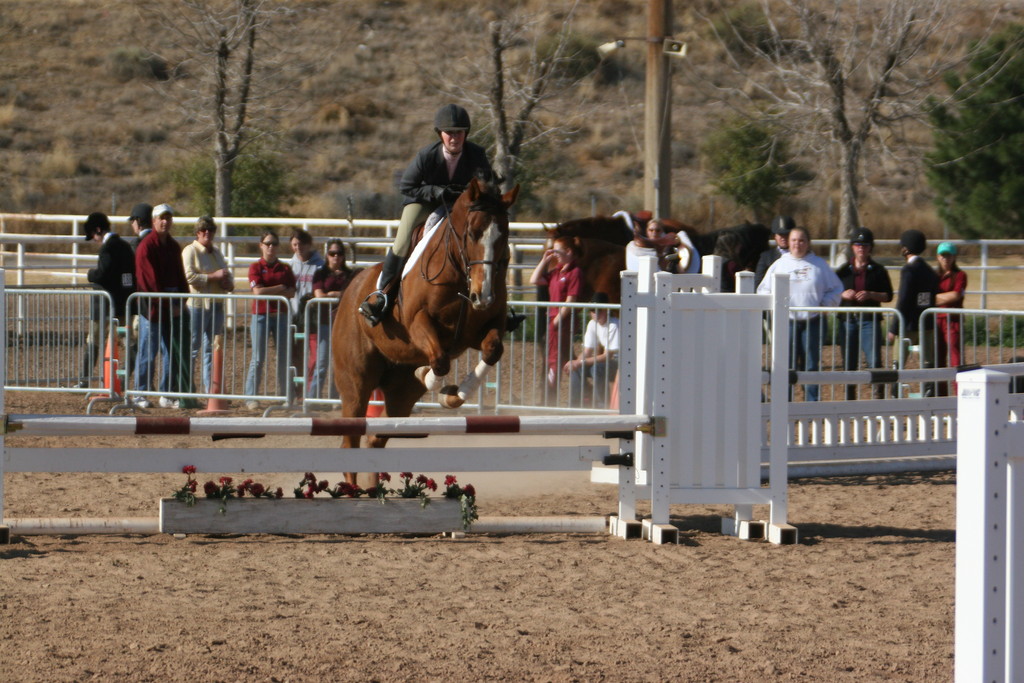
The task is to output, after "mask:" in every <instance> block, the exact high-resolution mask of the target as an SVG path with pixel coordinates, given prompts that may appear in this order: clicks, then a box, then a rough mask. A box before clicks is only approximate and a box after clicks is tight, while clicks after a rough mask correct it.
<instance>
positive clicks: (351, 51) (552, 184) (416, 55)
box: [0, 0, 936, 235]
mask: <svg viewBox="0 0 1024 683" xmlns="http://www.w3.org/2000/svg"><path fill="white" fill-rule="evenodd" d="M711 4H712V2H711V1H710V0H705V1H702V2H695V3H678V2H677V3H676V21H675V24H676V25H675V27H674V31H673V33H674V35H677V36H680V37H683V38H685V39H687V40H689V41H691V44H692V47H691V52H690V57H689V59H688V60H686V61H683V60H674V68H675V69H676V70H677V74H676V77H675V78H674V79H673V88H674V93H673V101H674V113H673V128H672V152H673V166H674V170H673V198H674V199H673V201H674V207H673V208H674V213H676V215H678V216H681V217H685V218H687V219H689V220H691V221H692V222H694V223H698V224H704V225H706V224H708V223H710V222H712V221H714V222H715V223H717V224H718V225H722V224H725V223H728V222H733V221H736V220H738V219H740V218H741V217H742V213H741V212H738V211H736V210H735V209H734V208H733V207H731V206H730V205H729V203H728V202H727V201H726V200H724V199H722V198H717V199H715V200H714V209H711V208H710V205H711V197H712V191H711V189H710V187H709V186H708V185H707V183H706V179H705V177H704V176H703V174H702V170H701V161H700V156H699V154H698V147H699V143H700V140H701V138H702V135H703V134H704V133H705V132H706V131H707V130H708V129H709V127H710V126H712V125H714V124H715V123H716V122H717V121H719V120H720V119H721V118H722V116H723V115H724V114H725V112H726V108H725V106H724V105H723V104H722V103H721V102H720V101H716V100H715V99H713V98H712V97H710V96H708V95H707V94H706V92H704V91H703V90H702V89H700V88H698V87H695V86H694V85H693V80H692V79H690V78H687V77H686V75H685V74H681V73H679V71H680V70H681V69H688V70H692V73H700V74H702V77H709V78H717V77H722V78H724V77H725V75H724V69H722V68H721V67H716V60H719V59H720V55H719V54H718V51H717V50H716V49H715V47H714V44H713V42H712V41H710V40H709V39H708V38H707V29H706V25H705V24H704V23H703V22H701V21H700V20H698V19H697V18H696V17H695V16H694V14H693V13H692V10H693V8H699V9H700V8H704V9H706V7H707V6H710V5H711ZM521 5H522V6H523V7H525V8H527V9H531V10H534V11H535V12H536V13H537V14H538V16H539V17H541V26H542V32H548V33H553V32H554V31H556V30H557V28H558V26H559V22H560V21H561V20H562V18H563V16H564V15H562V14H560V13H558V12H545V11H544V10H546V9H548V8H550V7H560V6H562V5H561V3H560V2H555V3H549V2H542V1H541V0H529V1H527V2H524V3H521ZM683 5H686V7H685V8H684V7H683ZM486 6H487V3H481V2H470V1H468V0H458V1H448V2H443V1H442V0H425V1H422V2H416V1H414V0H408V1H405V2H402V1H400V0H396V1H392V2H374V1H371V0H349V1H347V2H339V1H331V0H296V1H294V2H291V3H288V7H289V8H290V9H291V10H293V13H292V14H291V15H290V16H289V17H288V18H287V20H284V21H282V22H279V24H278V25H277V26H276V28H275V35H274V38H275V39H276V40H278V41H280V42H282V43H283V44H284V45H285V46H286V47H287V56H286V60H287V65H288V69H287V70H286V71H285V72H284V74H283V75H282V76H280V77H279V78H278V79H277V80H276V81H275V82H273V83H272V84H269V87H272V88H282V90H281V92H280V95H279V96H278V97H277V98H276V99H275V100H274V101H273V108H274V111H275V116H276V121H274V122H273V123H270V124H268V129H271V130H274V131H275V132H276V133H277V135H276V136H275V137H274V140H273V142H272V143H270V144H272V145H273V146H274V148H275V149H277V150H279V151H280V152H281V154H282V155H283V158H284V159H285V160H286V162H287V163H288V165H289V166H290V167H291V169H292V170H293V174H294V175H293V178H294V179H295V181H296V190H295V197H294V201H293V203H292V204H291V206H290V207H289V208H288V209H287V210H288V212H289V213H291V214H293V215H314V216H330V217H333V216H344V215H346V214H347V203H348V201H349V199H351V200H352V202H353V206H354V213H355V214H356V215H357V216H360V217H375V216H380V217H392V216H394V215H396V212H397V206H398V202H399V200H398V197H397V196H396V193H395V191H394V176H395V174H396V173H397V172H400V171H401V169H402V168H403V167H404V166H405V164H406V163H407V162H408V160H409V158H410V157H411V156H412V154H413V152H414V151H415V150H416V149H417V148H418V147H420V146H421V145H423V144H425V143H426V142H428V141H429V140H430V138H431V130H430V122H431V118H432V113H433V111H434V110H435V109H436V107H437V106H438V105H439V104H440V103H443V102H444V101H447V100H448V99H449V95H447V94H445V93H444V92H443V87H444V85H445V84H444V83H443V80H444V79H445V78H452V77H455V76H458V77H459V78H460V79H463V82H469V80H470V79H469V77H468V76H466V74H468V73H470V72H471V71H472V70H473V69H474V68H479V67H482V66H486V64H487V62H486V60H487V52H486V49H487V40H486V24H487V19H488V18H489V17H490V16H491V15H490V14H489V13H488V11H487V9H486ZM645 12H646V3H645V2H642V1H640V0H633V1H631V2H623V1H621V0H594V1H593V2H582V3H580V4H579V6H578V7H577V8H576V10H575V15H574V16H575V18H574V20H573V26H574V30H575V32H577V33H578V34H580V35H581V36H583V37H585V38H586V39H588V40H592V41H595V42H598V43H599V42H604V41H606V40H609V39H612V38H615V37H618V36H642V35H644V34H645V32H646V16H645ZM170 46H171V41H170V39H169V36H168V35H167V33H166V32H165V31H163V30H161V29H160V28H159V24H158V22H157V21H156V19H154V18H153V17H152V16H151V15H147V14H144V13H142V12H140V10H139V8H138V3H137V2H133V1H130V0H115V1H113V2H107V3H102V4H101V3H95V2H87V1H85V0H4V1H3V3H0V211H7V212H54V213H87V212H89V211H93V210H104V211H108V212H120V213H124V212H126V211H127V210H128V208H129V207H130V206H131V205H132V204H134V203H135V202H138V201H149V202H151V203H156V202H159V201H164V200H165V199H169V198H170V193H171V188H170V187H169V185H168V181H167V180H166V178H165V177H164V175H163V174H162V173H161V169H162V168H164V167H166V166H167V165H168V164H174V163H176V162H177V161H178V160H180V159H182V158H183V157H185V156H187V155H190V154H194V153H195V152H196V150H197V149H207V148H208V147H209V144H210V143H209V142H208V141H205V140H201V139H198V138H197V137H196V136H195V135H194V134H193V133H194V131H195V129H196V126H195V124H194V123H193V122H191V121H190V120H189V119H190V118H194V115H195V114H196V113H197V112H188V111H184V110H182V108H180V107H179V106H177V105H176V103H177V102H181V101H183V100H184V98H185V96H186V95H187V94H188V91H189V90H190V89H192V88H196V87H198V78H197V76H198V74H197V73H195V72H192V73H190V72H188V71H185V72H184V73H181V74H178V75H177V76H176V77H174V78H171V79H169V80H158V79H155V78H153V77H152V76H151V75H139V74H134V75H133V74H131V73H128V74H126V73H124V69H123V67H124V63H125V59H126V58H125V54H126V52H125V51H126V50H127V51H131V50H136V51H138V50H140V49H144V50H148V51H152V52H153V53H155V54H158V55H159V56H160V57H162V58H163V59H165V60H166V62H167V64H168V65H169V67H170V68H171V69H173V67H174V65H175V64H176V63H177V62H178V61H180V60H181V58H182V56H183V55H182V54H179V53H177V52H176V51H175V50H174V49H173V48H172V47H170ZM628 47H629V49H626V50H620V51H619V52H618V53H616V55H615V57H614V60H615V62H614V64H613V65H612V70H611V71H609V70H608V69H605V70H604V71H603V72H602V75H601V76H599V77H591V78H587V79H585V81H584V82H583V83H582V84H581V85H580V86H579V87H578V88H576V89H574V90H573V91H572V92H569V93H566V94H565V96H563V97H561V98H559V99H557V100H555V101H553V102H552V103H551V105H550V107H549V108H548V109H546V110H544V111H542V112H540V113H539V118H540V119H541V120H542V121H545V122H548V123H555V122H564V121H568V122H569V124H570V125H569V128H568V129H567V130H566V131H565V132H564V133H562V134H560V135H557V136H553V137H550V138H548V139H547V140H546V141H545V143H544V144H543V145H542V146H540V147H538V148H537V150H536V155H537V156H536V159H535V161H534V164H535V166H536V167H537V168H540V169H542V170H543V171H544V173H545V175H546V176H547V177H546V178H545V179H544V180H543V181H542V182H537V183H535V184H534V185H533V186H531V187H530V188H529V190H530V192H529V195H530V198H529V199H528V200H526V201H525V202H524V203H523V206H522V207H521V212H520V214H519V216H518V217H519V218H520V219H524V220H528V219H544V220H553V219H565V218H568V217H572V216H574V215H583V214H589V213H590V212H591V210H592V209H596V210H597V211H599V212H611V211H614V210H617V209H619V208H623V207H628V208H641V206H640V205H641V204H642V197H643V186H642V149H641V145H642V142H643V91H644V83H643V73H644V67H643V49H642V44H641V43H630V44H629V45H628ZM136 54H137V52H136ZM514 54H515V53H514V52H513V53H512V55H513V56H514ZM715 74H718V75H717V76H716V75H715ZM439 79H440V80H439ZM469 108H470V110H471V112H473V113H474V114H476V122H477V127H478V128H480V129H481V130H482V131H483V133H482V134H483V135H485V136H486V130H485V129H486V124H487V121H486V117H485V116H483V114H482V112H481V109H480V107H478V106H474V105H472V104H470V105H469ZM897 171H899V172H893V169H884V172H883V171H882V170H881V169H880V170H879V171H878V172H874V173H871V174H870V175H869V181H870V184H869V186H868V187H865V192H864V209H863V210H864V221H865V222H866V223H868V224H871V225H876V226H879V227H880V228H881V233H882V234H883V235H886V234H892V233H894V232H896V231H897V230H898V229H900V228H901V227H906V225H908V224H914V225H918V226H921V227H926V228H934V227H935V226H936V220H935V218H934V214H933V212H932V211H931V209H930V198H929V196H928V193H927V189H926V187H925V186H924V184H923V182H921V181H920V176H919V174H917V172H916V170H913V166H912V164H910V163H909V162H907V165H906V167H905V168H902V167H901V168H900V169H897ZM894 178H897V179H898V182H892V179H894ZM831 192H833V188H831V187H829V186H828V183H827V181H825V180H822V181H820V182H818V183H817V184H816V185H814V186H812V187H810V188H808V190H807V191H806V192H805V193H804V194H803V195H802V196H801V198H800V202H799V203H798V204H797V205H795V206H792V207H789V209H790V210H793V211H794V212H798V213H801V214H802V215H805V216H807V219H808V221H809V223H811V224H813V223H814V221H816V220H818V221H820V220H822V219H824V214H825V211H826V208H825V207H826V201H827V197H828V195H829V193H831ZM894 207H898V208H899V211H894V210H893V209H894ZM180 210H183V211H186V212H188V211H191V210H193V209H192V208H191V207H189V206H188V202H187V201H181V202H180Z"/></svg>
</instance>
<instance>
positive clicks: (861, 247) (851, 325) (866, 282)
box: [836, 227, 892, 401]
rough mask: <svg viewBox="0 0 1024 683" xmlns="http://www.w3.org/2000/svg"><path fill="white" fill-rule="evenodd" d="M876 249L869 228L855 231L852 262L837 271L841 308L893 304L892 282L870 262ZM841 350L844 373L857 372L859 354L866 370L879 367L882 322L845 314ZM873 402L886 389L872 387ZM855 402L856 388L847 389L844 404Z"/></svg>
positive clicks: (870, 316)
mask: <svg viewBox="0 0 1024 683" xmlns="http://www.w3.org/2000/svg"><path fill="white" fill-rule="evenodd" d="M874 246H875V235H874V233H872V232H871V230H869V229H868V228H864V227H861V228H858V229H857V231H856V232H855V233H853V237H852V238H850V249H851V250H852V251H853V258H852V259H850V261H849V262H848V263H844V264H843V265H841V266H839V269H838V270H836V275H838V276H839V279H840V280H841V281H842V283H843V293H842V300H841V301H840V302H839V305H840V306H855V307H857V308H881V306H882V304H883V303H888V302H890V301H892V281H891V280H890V279H889V273H887V272H886V271H885V266H883V265H881V264H879V263H878V262H877V261H875V260H874V259H873V258H871V252H872V251H873V250H874ZM839 323H840V325H841V330H842V332H841V336H840V337H839V343H840V344H841V345H842V347H843V369H844V370H857V369H858V367H859V365H860V354H861V352H863V353H864V358H865V359H866V360H867V364H868V365H867V366H868V367H869V368H881V367H882V322H881V320H879V319H878V315H876V314H873V313H847V314H843V315H840V316H839ZM873 389H874V393H873V396H874V398H883V397H884V393H885V387H884V386H883V385H881V384H876V385H874V387H873ZM855 398H857V386H856V385H854V384H847V385H846V400H848V401H851V400H853V399H855Z"/></svg>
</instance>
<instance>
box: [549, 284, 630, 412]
mask: <svg viewBox="0 0 1024 683" xmlns="http://www.w3.org/2000/svg"><path fill="white" fill-rule="evenodd" d="M592 302H593V303H595V304H607V303H608V295H607V294H605V293H604V292H597V293H596V294H594V298H593V299H592ZM618 353H619V319H618V318H616V317H613V316H611V315H610V311H609V310H608V309H607V308H596V309H594V310H593V311H591V312H590V322H588V323H587V329H586V331H585V332H584V333H583V350H582V351H581V352H580V355H579V357H577V358H575V359H573V360H570V361H568V362H566V364H565V367H564V368H563V369H564V371H565V372H568V373H569V405H570V406H580V405H587V404H591V405H593V407H595V408H603V407H605V406H606V405H607V403H608V397H609V395H610V394H611V383H610V382H609V379H610V378H612V377H614V376H615V373H616V372H617V371H618V368H619V362H618V359H617V358H616V356H617V355H618ZM588 377H589V378H590V379H591V380H592V381H593V387H592V388H591V389H590V390H587V388H586V380H587V378H588ZM591 397H593V401H590V400H588V399H590V398H591Z"/></svg>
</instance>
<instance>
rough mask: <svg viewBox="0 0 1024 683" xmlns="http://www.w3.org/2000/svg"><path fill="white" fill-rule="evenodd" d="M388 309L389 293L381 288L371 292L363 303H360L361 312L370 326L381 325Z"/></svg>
mask: <svg viewBox="0 0 1024 683" xmlns="http://www.w3.org/2000/svg"><path fill="white" fill-rule="evenodd" d="M375 297H376V298H375ZM371 300H372V301H371ZM387 310H388V295H387V294H385V293H384V292H382V291H381V290H379V289H378V290H377V291H375V292H370V293H369V294H368V295H367V296H366V298H365V299H364V300H363V303H361V304H359V312H360V313H362V314H363V317H365V318H366V320H367V322H369V323H370V327H376V326H377V325H379V324H380V321H381V320H383V318H384V314H385V313H386V312H387Z"/></svg>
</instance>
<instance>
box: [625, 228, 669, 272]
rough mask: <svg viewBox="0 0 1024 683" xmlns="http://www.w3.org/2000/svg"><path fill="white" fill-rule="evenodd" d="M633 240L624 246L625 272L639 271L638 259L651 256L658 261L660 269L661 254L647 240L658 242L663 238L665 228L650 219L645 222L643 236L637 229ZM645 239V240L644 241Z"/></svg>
mask: <svg viewBox="0 0 1024 683" xmlns="http://www.w3.org/2000/svg"><path fill="white" fill-rule="evenodd" d="M635 235H636V236H635V237H634V238H633V240H632V241H631V242H630V243H629V244H627V245H626V270H631V271H633V272H637V271H639V270H640V259H641V258H643V257H644V256H653V257H654V258H656V259H658V267H659V268H661V254H660V253H658V249H657V248H656V247H655V246H654V245H653V244H651V242H650V241H649V240H659V239H661V238H662V237H664V236H665V228H664V226H663V225H662V223H661V221H659V220H657V219H656V218H652V219H651V220H649V221H647V225H646V226H645V227H644V234H643V235H641V234H640V232H639V229H638V230H637V232H636V233H635ZM644 237H646V238H647V239H644Z"/></svg>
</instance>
